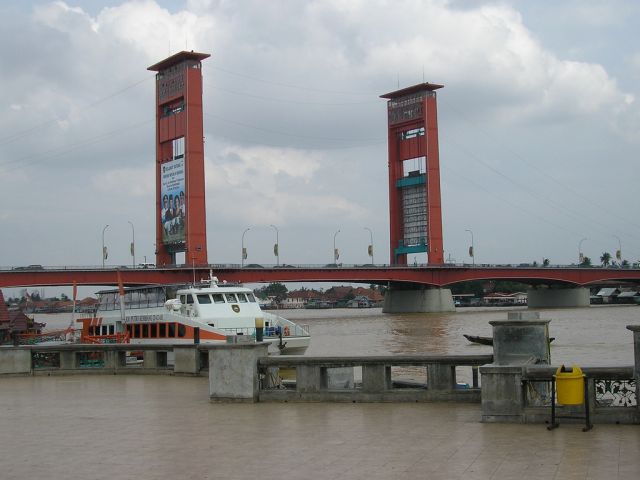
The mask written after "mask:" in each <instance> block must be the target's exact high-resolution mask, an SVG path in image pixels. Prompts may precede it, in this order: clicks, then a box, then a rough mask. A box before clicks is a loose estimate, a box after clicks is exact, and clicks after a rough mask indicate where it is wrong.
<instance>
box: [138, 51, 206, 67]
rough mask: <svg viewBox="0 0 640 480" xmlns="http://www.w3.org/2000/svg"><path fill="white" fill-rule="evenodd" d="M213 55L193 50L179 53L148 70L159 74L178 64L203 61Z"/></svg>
mask: <svg viewBox="0 0 640 480" xmlns="http://www.w3.org/2000/svg"><path fill="white" fill-rule="evenodd" d="M210 56H211V55H209V54H208V53H198V52H194V51H193V50H191V51H190V52H187V51H184V50H183V51H182V52H178V53H176V54H174V55H171V56H170V57H167V58H165V59H164V60H161V61H159V62H158V63H155V64H153V65H151V66H150V67H149V68H147V70H151V71H152V72H159V71H160V70H165V69H167V68H169V67H171V66H172V65H176V64H177V63H180V62H183V61H185V60H197V61H202V60H204V59H205V58H209V57H210Z"/></svg>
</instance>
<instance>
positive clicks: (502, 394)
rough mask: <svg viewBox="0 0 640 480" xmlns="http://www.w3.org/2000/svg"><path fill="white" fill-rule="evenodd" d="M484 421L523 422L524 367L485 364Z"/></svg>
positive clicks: (483, 382)
mask: <svg viewBox="0 0 640 480" xmlns="http://www.w3.org/2000/svg"><path fill="white" fill-rule="evenodd" d="M480 373H481V374H482V396H481V404H482V421H483V422H487V423H523V422H524V398H523V396H522V395H523V393H522V367H521V366H512V367H510V366H506V365H501V366H498V365H495V364H493V365H483V366H482V367H480Z"/></svg>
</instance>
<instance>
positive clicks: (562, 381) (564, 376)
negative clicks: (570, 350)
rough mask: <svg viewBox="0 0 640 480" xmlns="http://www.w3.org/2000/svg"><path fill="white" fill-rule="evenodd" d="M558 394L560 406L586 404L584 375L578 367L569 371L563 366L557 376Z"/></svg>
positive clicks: (573, 367) (572, 366)
mask: <svg viewBox="0 0 640 480" xmlns="http://www.w3.org/2000/svg"><path fill="white" fill-rule="evenodd" d="M554 378H555V379H556V393H557V394H558V403H559V404H560V405H582V404H583V403H584V374H583V373H582V370H581V369H580V367H578V366H577V365H575V364H574V365H571V370H567V369H566V368H565V366H564V365H562V366H561V367H560V368H558V370H556V374H555V375H554Z"/></svg>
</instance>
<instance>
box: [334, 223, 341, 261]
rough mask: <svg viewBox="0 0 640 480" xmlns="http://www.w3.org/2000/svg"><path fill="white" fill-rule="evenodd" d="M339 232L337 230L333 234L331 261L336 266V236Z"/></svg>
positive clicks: (337, 255)
mask: <svg viewBox="0 0 640 480" xmlns="http://www.w3.org/2000/svg"><path fill="white" fill-rule="evenodd" d="M339 233H340V230H338V231H337V232H336V233H334V234H333V263H334V264H335V265H336V266H338V258H340V254H339V253H338V249H337V248H336V236H337V235H338V234H339Z"/></svg>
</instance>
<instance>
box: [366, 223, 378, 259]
mask: <svg viewBox="0 0 640 480" xmlns="http://www.w3.org/2000/svg"><path fill="white" fill-rule="evenodd" d="M364 229H365V230H368V231H369V238H370V240H371V264H372V265H375V263H376V262H374V261H373V232H372V231H371V229H370V228H369V227H364Z"/></svg>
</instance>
